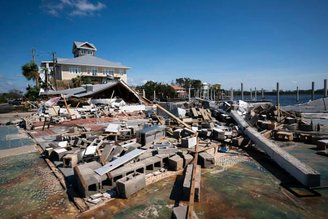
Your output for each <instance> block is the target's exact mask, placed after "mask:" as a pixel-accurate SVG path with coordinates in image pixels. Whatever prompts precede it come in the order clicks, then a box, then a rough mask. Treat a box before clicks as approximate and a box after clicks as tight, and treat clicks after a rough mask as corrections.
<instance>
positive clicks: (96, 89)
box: [73, 81, 119, 97]
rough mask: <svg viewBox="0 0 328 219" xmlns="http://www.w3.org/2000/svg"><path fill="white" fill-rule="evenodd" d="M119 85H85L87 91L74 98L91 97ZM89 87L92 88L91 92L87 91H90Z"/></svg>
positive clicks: (114, 83) (112, 82) (113, 82)
mask: <svg viewBox="0 0 328 219" xmlns="http://www.w3.org/2000/svg"><path fill="white" fill-rule="evenodd" d="M117 84H119V82H118V81H109V82H107V83H106V84H94V85H91V84H88V85H84V88H85V91H84V92H81V93H77V94H74V95H73V96H74V97H86V96H90V95H93V94H96V93H99V92H101V91H104V90H106V89H108V88H111V87H113V86H115V85H117ZM87 87H91V89H90V91H87V90H88V89H87Z"/></svg>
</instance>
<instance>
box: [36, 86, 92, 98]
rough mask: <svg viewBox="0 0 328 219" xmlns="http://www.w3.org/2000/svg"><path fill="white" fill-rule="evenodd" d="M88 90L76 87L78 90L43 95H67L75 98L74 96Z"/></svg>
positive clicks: (72, 89)
mask: <svg viewBox="0 0 328 219" xmlns="http://www.w3.org/2000/svg"><path fill="white" fill-rule="evenodd" d="M85 91H86V88H85V87H76V88H71V89H66V90H49V91H46V92H44V93H42V94H44V95H61V94H63V95H67V96H73V95H74V94H79V93H82V92H85Z"/></svg>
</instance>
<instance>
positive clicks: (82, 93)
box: [41, 80, 145, 103]
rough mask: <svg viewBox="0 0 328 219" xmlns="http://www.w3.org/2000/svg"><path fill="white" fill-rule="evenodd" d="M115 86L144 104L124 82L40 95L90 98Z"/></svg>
mask: <svg viewBox="0 0 328 219" xmlns="http://www.w3.org/2000/svg"><path fill="white" fill-rule="evenodd" d="M116 85H120V86H122V87H124V88H125V89H127V91H128V92H130V94H129V95H128V96H130V97H131V96H135V97H136V98H137V99H138V100H139V101H140V102H142V103H145V100H144V99H143V98H142V97H140V96H139V95H138V93H137V92H136V91H135V90H133V89H132V88H130V87H129V86H128V85H127V84H126V83H125V82H124V81H122V80H112V81H109V82H107V83H106V84H94V85H92V84H88V85H82V86H81V87H77V88H71V89H66V90H58V91H53V90H49V91H45V92H43V93H41V95H66V97H77V98H81V97H92V96H93V95H94V94H97V93H99V92H102V91H105V90H107V89H109V88H111V87H114V86H116ZM131 94H132V95H131Z"/></svg>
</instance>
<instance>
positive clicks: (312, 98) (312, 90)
mask: <svg viewBox="0 0 328 219" xmlns="http://www.w3.org/2000/svg"><path fill="white" fill-rule="evenodd" d="M311 100H312V101H313V100H314V81H312V89H311Z"/></svg>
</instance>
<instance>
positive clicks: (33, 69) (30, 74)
mask: <svg viewBox="0 0 328 219" xmlns="http://www.w3.org/2000/svg"><path fill="white" fill-rule="evenodd" d="M22 74H23V75H24V77H25V78H26V79H27V80H33V81H35V87H37V88H39V87H40V84H39V79H40V75H39V67H38V65H37V64H36V63H35V62H33V61H32V62H30V63H27V64H25V65H23V66H22Z"/></svg>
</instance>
